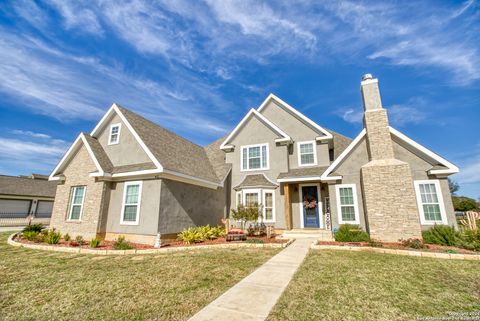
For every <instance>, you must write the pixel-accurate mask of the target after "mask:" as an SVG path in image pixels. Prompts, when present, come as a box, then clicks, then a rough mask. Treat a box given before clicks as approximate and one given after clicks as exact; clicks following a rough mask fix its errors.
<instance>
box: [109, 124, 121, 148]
mask: <svg viewBox="0 0 480 321" xmlns="http://www.w3.org/2000/svg"><path fill="white" fill-rule="evenodd" d="M121 127H122V124H113V125H112V126H110V136H108V145H115V144H118V142H119V141H120V128H121Z"/></svg>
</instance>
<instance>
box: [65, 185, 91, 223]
mask: <svg viewBox="0 0 480 321" xmlns="http://www.w3.org/2000/svg"><path fill="white" fill-rule="evenodd" d="M86 190H87V187H86V186H72V189H71V193H70V209H69V211H68V220H69V221H80V220H81V219H82V212H83V202H84V201H85V192H86Z"/></svg>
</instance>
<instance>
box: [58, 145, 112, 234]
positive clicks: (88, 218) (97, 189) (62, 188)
mask: <svg viewBox="0 0 480 321" xmlns="http://www.w3.org/2000/svg"><path fill="white" fill-rule="evenodd" d="M96 170H97V169H96V167H95V164H94V163H93V161H92V159H91V158H90V155H89V154H88V152H87V150H86V148H85V146H83V145H82V147H81V148H80V149H79V150H78V152H77V154H76V155H75V156H74V157H73V158H72V160H71V162H70V163H69V164H68V165H67V167H66V168H65V170H64V171H63V175H65V178H66V179H65V182H64V183H63V184H61V185H58V186H57V193H56V196H55V203H54V205H53V212H52V219H51V221H50V226H51V227H54V228H56V229H57V230H59V231H60V232H61V233H62V234H65V233H68V234H70V236H72V237H76V236H77V235H81V236H83V238H84V239H86V240H89V239H92V238H95V237H96V235H97V232H98V227H99V221H100V216H101V213H102V211H103V208H102V206H105V202H102V200H103V197H104V195H105V193H106V189H107V185H106V183H104V182H95V178H93V177H90V176H89V174H90V173H91V172H95V171H96ZM80 185H84V186H86V191H85V199H84V204H83V211H82V214H81V220H80V221H68V220H67V218H68V207H69V205H70V193H71V188H72V186H80Z"/></svg>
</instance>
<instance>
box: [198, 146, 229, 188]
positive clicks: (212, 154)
mask: <svg viewBox="0 0 480 321" xmlns="http://www.w3.org/2000/svg"><path fill="white" fill-rule="evenodd" d="M224 140H225V137H222V138H220V139H217V140H216V141H214V142H213V143H211V144H210V145H208V146H207V147H205V148H204V149H205V153H207V157H208V159H209V161H210V164H212V167H213V170H214V171H215V174H216V175H217V177H218V179H219V180H220V181H224V180H225V178H226V176H227V175H228V173H230V171H231V169H232V164H229V163H226V162H225V152H224V151H222V150H221V149H220V145H221V144H222V142H223V141H224Z"/></svg>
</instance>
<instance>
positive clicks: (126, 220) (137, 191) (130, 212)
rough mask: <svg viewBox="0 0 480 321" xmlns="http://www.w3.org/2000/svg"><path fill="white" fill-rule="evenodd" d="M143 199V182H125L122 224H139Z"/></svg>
mask: <svg viewBox="0 0 480 321" xmlns="http://www.w3.org/2000/svg"><path fill="white" fill-rule="evenodd" d="M141 199H142V182H141V181H138V182H125V186H124V189H123V203H122V216H121V219H120V224H124V225H138V217H139V214H140V201H141Z"/></svg>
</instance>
